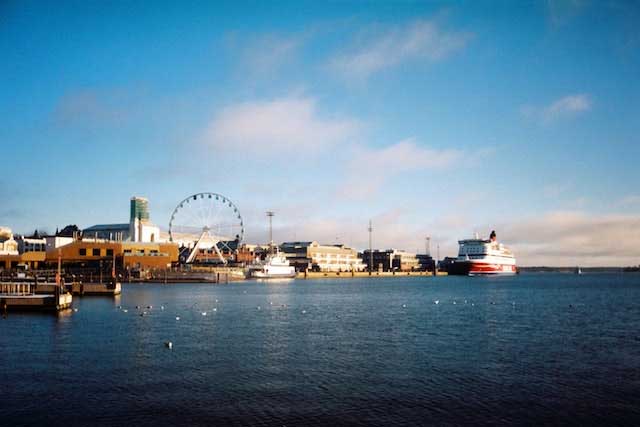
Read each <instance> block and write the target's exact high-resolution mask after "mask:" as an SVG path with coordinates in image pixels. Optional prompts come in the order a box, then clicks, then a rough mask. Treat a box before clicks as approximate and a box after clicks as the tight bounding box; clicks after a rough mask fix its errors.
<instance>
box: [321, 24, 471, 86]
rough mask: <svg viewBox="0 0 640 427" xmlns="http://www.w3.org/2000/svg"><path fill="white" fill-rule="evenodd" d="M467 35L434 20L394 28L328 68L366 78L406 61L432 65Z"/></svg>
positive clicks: (467, 39) (464, 39) (461, 46)
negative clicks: (424, 61) (421, 61)
mask: <svg viewBox="0 0 640 427" xmlns="http://www.w3.org/2000/svg"><path fill="white" fill-rule="evenodd" d="M470 39H471V34H470V33H467V32H461V31H448V30H445V29H443V28H442V26H441V25H440V24H439V23H438V21H437V20H436V19H432V20H418V21H415V22H413V23H411V24H408V25H407V24H402V25H398V26H395V27H393V28H391V29H388V30H387V31H384V32H382V33H379V34H377V35H375V36H373V37H372V38H371V39H369V40H367V41H365V42H363V43H360V44H359V46H357V47H354V48H352V49H351V50H350V51H349V52H345V53H343V54H341V55H340V56H338V57H337V58H335V59H333V61H332V62H331V67H332V68H333V69H334V70H336V71H338V72H339V73H341V74H343V75H346V76H347V77H351V78H366V77H368V76H369V75H371V74H373V73H375V72H377V71H381V70H384V69H386V68H391V67H394V66H396V65H398V64H400V63H402V62H405V61H409V60H416V59H418V60H420V59H422V60H427V61H431V62H435V61H438V60H441V59H443V58H445V57H446V56H448V55H449V54H451V53H453V52H455V51H457V50H459V49H461V48H463V47H464V46H465V45H466V44H467V42H468V41H469V40H470Z"/></svg>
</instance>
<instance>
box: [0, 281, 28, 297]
mask: <svg viewBox="0 0 640 427" xmlns="http://www.w3.org/2000/svg"><path fill="white" fill-rule="evenodd" d="M34 290H35V286H34V285H33V283H28V282H17V283H0V295H33V294H34V293H35V292H34Z"/></svg>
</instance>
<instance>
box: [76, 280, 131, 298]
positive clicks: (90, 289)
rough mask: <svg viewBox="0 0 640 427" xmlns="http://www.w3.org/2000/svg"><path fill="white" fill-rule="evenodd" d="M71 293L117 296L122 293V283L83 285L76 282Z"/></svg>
mask: <svg viewBox="0 0 640 427" xmlns="http://www.w3.org/2000/svg"><path fill="white" fill-rule="evenodd" d="M71 292H72V293H73V294H74V295H104V296H115V295H120V294H121V293H122V285H121V284H120V282H108V283H82V282H74V283H73V284H72V285H71Z"/></svg>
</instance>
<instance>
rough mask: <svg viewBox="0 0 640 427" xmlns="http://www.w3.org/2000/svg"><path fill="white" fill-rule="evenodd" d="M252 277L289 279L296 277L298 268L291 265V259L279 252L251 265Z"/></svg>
mask: <svg viewBox="0 0 640 427" xmlns="http://www.w3.org/2000/svg"><path fill="white" fill-rule="evenodd" d="M249 271H250V274H251V277H254V278H256V279H288V278H293V277H296V270H295V268H293V266H291V265H289V260H287V258H285V257H284V256H283V255H281V254H280V253H279V252H276V253H275V254H272V255H268V256H267V259H266V260H265V261H264V262H263V263H260V264H253V265H251V266H250V267H249Z"/></svg>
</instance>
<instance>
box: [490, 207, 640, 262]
mask: <svg viewBox="0 0 640 427" xmlns="http://www.w3.org/2000/svg"><path fill="white" fill-rule="evenodd" d="M502 229H503V231H502V235H504V236H505V241H507V242H508V243H509V245H510V246H512V247H513V249H514V252H515V253H516V256H517V258H518V259H519V260H520V263H521V264H522V265H552V266H571V265H581V266H616V265H618V266H620V265H636V264H638V263H640V248H639V247H638V244H639V242H640V216H639V215H616V214H601V215H598V214H590V213H586V212H582V211H566V212H562V211H560V212H551V213H548V214H545V215H542V216H540V217H536V218H528V219H524V220H522V221H518V222H514V223H511V224H506V225H504V226H503V227H502Z"/></svg>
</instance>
